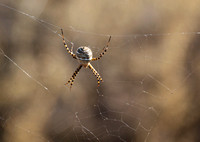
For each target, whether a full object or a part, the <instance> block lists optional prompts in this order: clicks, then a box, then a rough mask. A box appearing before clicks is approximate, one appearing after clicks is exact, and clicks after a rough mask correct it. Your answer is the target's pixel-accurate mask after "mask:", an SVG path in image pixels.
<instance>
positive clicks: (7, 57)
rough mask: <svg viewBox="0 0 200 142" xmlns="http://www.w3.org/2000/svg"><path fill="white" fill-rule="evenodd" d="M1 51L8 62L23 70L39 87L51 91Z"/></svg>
mask: <svg viewBox="0 0 200 142" xmlns="http://www.w3.org/2000/svg"><path fill="white" fill-rule="evenodd" d="M0 51H1V52H0V54H2V55H3V56H4V57H5V58H6V59H7V60H9V61H10V62H12V63H13V64H14V65H15V66H16V67H17V68H18V69H19V70H21V71H22V72H23V73H24V74H26V75H27V76H28V77H29V78H30V79H31V80H33V81H34V82H36V83H37V84H38V85H40V86H41V87H42V88H44V89H45V90H46V91H49V89H48V88H47V87H46V86H45V85H43V84H42V83H41V82H39V81H38V80H36V79H35V78H34V77H32V76H31V75H30V74H29V73H28V72H26V71H25V70H24V69H23V68H21V67H20V66H19V65H18V64H17V63H16V62H15V61H13V60H12V59H11V58H10V57H8V56H7V55H6V54H5V53H4V51H3V50H2V49H1V48H0Z"/></svg>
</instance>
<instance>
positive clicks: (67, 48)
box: [61, 29, 76, 59]
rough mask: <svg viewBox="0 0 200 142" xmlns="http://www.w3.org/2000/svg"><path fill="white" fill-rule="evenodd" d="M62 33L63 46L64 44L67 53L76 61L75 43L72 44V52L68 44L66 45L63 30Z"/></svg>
mask: <svg viewBox="0 0 200 142" xmlns="http://www.w3.org/2000/svg"><path fill="white" fill-rule="evenodd" d="M61 33H62V39H63V44H64V46H65V48H66V50H67V52H68V53H69V54H70V55H71V56H72V57H73V58H75V59H76V55H75V54H74V53H73V52H72V49H73V43H72V48H71V50H70V49H69V47H67V44H66V42H65V38H64V34H63V29H61Z"/></svg>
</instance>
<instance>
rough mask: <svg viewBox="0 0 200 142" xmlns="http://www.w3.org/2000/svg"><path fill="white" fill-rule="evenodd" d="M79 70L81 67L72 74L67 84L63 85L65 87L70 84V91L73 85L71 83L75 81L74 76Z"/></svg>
mask: <svg viewBox="0 0 200 142" xmlns="http://www.w3.org/2000/svg"><path fill="white" fill-rule="evenodd" d="M81 68H82V65H80V66H79V67H78V68H77V69H76V71H75V72H74V74H73V75H72V77H71V78H70V80H69V81H68V82H67V83H65V85H67V84H69V83H70V89H71V88H72V85H73V83H74V80H75V78H76V75H77V74H78V73H79V71H80V69H81Z"/></svg>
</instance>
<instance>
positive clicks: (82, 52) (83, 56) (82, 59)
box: [61, 29, 111, 89]
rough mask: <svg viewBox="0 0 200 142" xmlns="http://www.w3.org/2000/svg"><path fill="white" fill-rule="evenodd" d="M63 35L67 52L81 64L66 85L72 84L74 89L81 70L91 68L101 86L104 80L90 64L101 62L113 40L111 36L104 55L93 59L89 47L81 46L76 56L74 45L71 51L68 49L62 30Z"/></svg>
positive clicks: (103, 52) (104, 49) (101, 54)
mask: <svg viewBox="0 0 200 142" xmlns="http://www.w3.org/2000/svg"><path fill="white" fill-rule="evenodd" d="M61 33H62V38H63V43H64V46H65V48H66V49H67V52H68V53H69V54H70V55H71V56H72V57H73V58H74V59H77V60H78V61H79V63H80V65H79V67H78V68H77V69H76V70H75V72H74V74H73V75H72V77H71V78H70V80H69V81H68V82H67V83H66V84H65V85H67V84H69V83H70V89H71V88H72V85H73V83H74V80H75V78H76V75H77V74H78V73H79V71H80V69H81V68H82V67H85V68H87V67H88V68H89V69H90V70H92V73H93V74H94V75H95V76H96V78H97V83H98V85H97V86H99V85H100V83H101V82H103V79H102V78H101V76H100V75H99V73H98V72H97V71H96V70H95V69H94V67H93V66H92V65H91V64H90V62H91V61H96V60H99V59H101V58H102V56H103V55H104V54H105V52H106V51H107V49H108V45H109V43H110V40H111V36H110V37H109V39H108V42H107V44H106V46H105V47H104V48H103V51H102V53H100V54H99V57H97V58H93V57H92V51H91V49H90V48H89V47H87V46H81V47H79V48H78V49H77V51H76V54H74V53H73V44H72V47H71V50H70V49H69V47H67V44H66V42H65V39H64V34H63V30H62V29H61Z"/></svg>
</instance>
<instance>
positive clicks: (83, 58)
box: [76, 46, 92, 65]
mask: <svg viewBox="0 0 200 142" xmlns="http://www.w3.org/2000/svg"><path fill="white" fill-rule="evenodd" d="M76 57H77V58H78V60H79V62H80V63H81V64H83V65H87V64H88V63H89V62H90V61H91V60H92V50H91V49H90V48H89V47H87V46H81V47H79V48H78V49H77V51H76Z"/></svg>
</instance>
